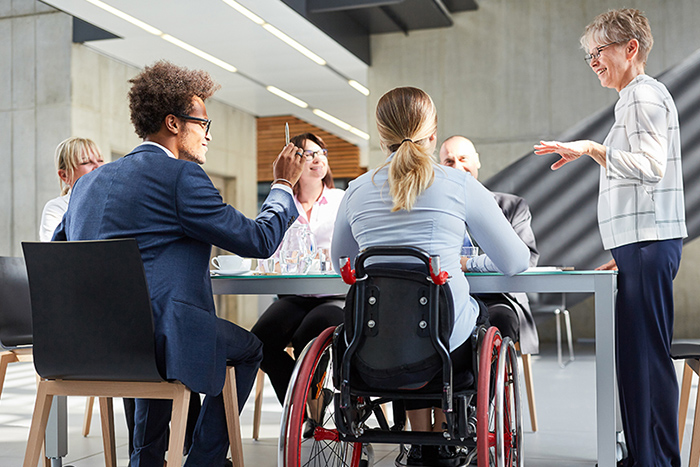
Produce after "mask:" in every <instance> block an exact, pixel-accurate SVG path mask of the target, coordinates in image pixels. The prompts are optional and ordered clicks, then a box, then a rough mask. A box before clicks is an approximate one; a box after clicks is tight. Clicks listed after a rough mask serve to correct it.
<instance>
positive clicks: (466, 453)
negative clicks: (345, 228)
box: [278, 247, 524, 467]
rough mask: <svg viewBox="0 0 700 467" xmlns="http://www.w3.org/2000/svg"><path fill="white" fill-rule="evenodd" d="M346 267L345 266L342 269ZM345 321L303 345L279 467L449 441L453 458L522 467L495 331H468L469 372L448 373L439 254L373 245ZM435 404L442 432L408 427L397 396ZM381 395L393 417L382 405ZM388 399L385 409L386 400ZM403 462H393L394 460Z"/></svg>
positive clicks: (515, 378)
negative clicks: (377, 447) (383, 447)
mask: <svg viewBox="0 0 700 467" xmlns="http://www.w3.org/2000/svg"><path fill="white" fill-rule="evenodd" d="M343 262H344V264H343ZM341 264H343V266H342V274H341V275H342V276H343V279H344V280H345V281H346V282H348V283H351V284H352V286H351V288H350V291H349V293H348V296H347V299H346V306H345V319H344V322H343V324H341V325H340V326H338V327H337V328H328V329H326V330H325V331H324V332H323V333H321V334H320V335H319V336H318V337H317V338H316V339H315V340H314V341H312V342H310V343H309V345H307V347H306V348H305V349H304V351H303V352H302V354H301V355H300V356H299V358H298V359H297V364H296V367H295V369H294V373H293V375H292V379H291V381H290V384H289V389H288V391H287V394H286V400H285V404H284V410H283V414H282V421H281V424H280V426H281V431H280V437H279V450H278V466H279V467H300V466H318V467H321V466H323V467H325V466H348V467H360V466H361V467H371V466H372V465H373V462H374V459H373V449H372V444H373V443H388V444H399V445H401V451H400V452H401V455H400V456H399V457H401V456H404V458H405V457H406V453H407V451H408V450H407V447H406V445H413V444H418V445H434V446H454V447H453V448H451V449H456V450H457V452H459V453H461V454H460V456H461V457H460V459H461V460H460V461H459V465H468V464H469V463H470V462H472V461H473V460H474V459H476V460H477V462H478V466H479V467H487V466H498V467H504V466H507V467H522V466H523V465H524V463H523V458H522V413H521V403H520V390H519V371H518V363H517V356H516V351H515V347H514V344H513V342H512V341H511V340H510V339H509V338H507V337H506V338H502V337H501V335H500V333H499V332H498V330H497V329H496V328H495V327H490V328H486V327H484V326H477V327H476V329H475V331H474V332H473V333H472V335H471V337H470V338H469V342H470V345H471V349H472V362H471V368H470V369H468V370H466V371H462V372H456V373H453V368H452V361H451V357H450V352H449V350H448V341H449V336H450V335H451V333H452V328H453V323H454V318H453V316H454V310H453V306H452V304H453V302H452V297H451V293H450V288H449V283H448V280H449V278H448V277H447V272H446V271H440V267H439V257H438V256H433V257H431V256H429V255H428V254H427V253H426V252H425V251H423V250H420V249H418V248H414V247H372V248H368V249H366V250H364V251H363V252H361V253H360V254H359V255H358V257H357V259H356V263H355V267H356V269H355V270H351V269H350V262H349V261H348V260H347V258H343V259H342V260H341ZM420 399H425V400H432V401H440V403H439V404H437V403H435V404H434V405H436V406H438V405H439V406H441V408H442V411H443V412H444V414H445V418H446V423H443V427H442V428H443V430H444V431H442V432H418V431H406V430H404V428H405V427H406V411H405V407H404V401H406V400H420ZM389 402H391V408H392V415H393V417H391V418H392V420H391V421H390V420H389V419H390V417H388V415H387V414H386V413H385V410H384V408H383V407H384V404H387V403H389ZM387 405H388V404H387ZM401 465H404V463H402V462H400V461H399V460H398V459H397V466H401Z"/></svg>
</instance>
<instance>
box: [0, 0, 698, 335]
mask: <svg viewBox="0 0 700 467" xmlns="http://www.w3.org/2000/svg"><path fill="white" fill-rule="evenodd" d="M322 3H323V2H320V1H314V0H284V1H282V0H240V1H239V2H238V4H239V5H243V6H244V7H245V8H246V9H247V11H249V12H252V13H253V14H254V15H257V17H258V18H262V19H263V20H264V21H263V22H265V24H271V25H273V26H274V27H275V28H277V29H278V30H281V31H283V32H284V33H285V34H287V35H288V36H290V37H292V38H294V39H296V40H297V41H298V42H299V43H301V44H303V45H304V46H306V47H307V48H308V49H310V50H311V51H312V52H315V53H317V54H319V55H321V56H322V57H323V59H325V61H326V62H327V63H326V64H325V65H319V64H318V63H316V62H313V61H311V60H309V59H308V58H306V57H305V56H303V55H301V54H300V53H299V52H297V51H296V50H295V49H292V48H291V47H289V46H288V45H286V44H284V43H282V42H279V44H278V43H277V39H275V38H272V36H271V35H270V34H269V31H268V30H264V29H263V28H261V27H260V24H257V25H256V24H255V23H254V22H251V19H250V18H249V17H246V16H244V15H243V14H241V13H240V12H239V11H234V10H233V9H231V8H230V5H229V4H228V2H226V1H225V0H199V1H197V2H192V1H189V0H188V1H185V0H149V1H148V2H141V1H137V0H105V1H104V2H100V1H97V0H47V1H45V2H41V1H38V0H0V37H2V38H3V39H4V40H3V41H2V42H0V83H2V92H0V167H2V170H0V199H1V200H2V201H1V202H0V255H5V256H20V255H21V242H22V241H26V240H31V241H33V240H37V239H38V226H39V219H40V216H41V211H42V208H43V206H44V204H45V203H46V201H48V200H49V199H51V198H54V197H56V196H58V178H57V175H56V170H55V168H54V162H53V157H54V149H55V147H56V145H57V144H58V143H59V142H60V141H62V140H63V139H65V138H67V137H69V136H83V137H87V138H90V139H92V140H94V141H95V142H96V143H97V145H98V146H99V148H100V149H101V151H102V153H103V155H104V157H105V160H106V161H111V160H115V159H117V158H119V157H122V156H123V155H125V154H127V153H128V152H129V151H130V150H131V149H132V148H134V147H135V146H136V145H138V144H139V142H140V141H139V139H138V138H137V136H136V135H135V133H134V131H133V127H132V125H131V123H130V120H129V112H128V104H127V101H126V94H127V91H128V89H129V83H128V79H130V78H131V77H133V76H134V75H135V74H137V73H138V72H139V70H140V69H141V67H143V66H145V65H148V64H150V63H153V62H154V61H155V60H157V59H161V58H162V59H167V60H170V61H172V62H174V63H176V64H178V65H184V66H187V67H189V68H203V69H206V70H207V71H209V72H210V73H211V74H212V75H213V77H214V78H215V79H216V80H217V81H219V82H220V83H221V84H222V86H223V87H222V89H221V91H219V93H218V94H217V95H215V96H214V98H212V99H211V100H210V101H208V102H207V111H208V114H209V118H211V119H212V120H213V124H212V142H211V144H210V146H209V147H210V149H209V152H208V154H207V159H208V160H207V163H206V165H205V166H204V169H205V170H206V171H207V173H208V174H209V175H210V176H211V178H212V180H213V181H214V183H215V185H216V186H217V187H219V188H220V189H221V191H222V195H223V196H224V198H225V199H226V200H227V202H229V203H231V204H233V205H234V206H235V207H236V208H238V209H239V210H241V211H242V212H244V213H245V214H247V215H248V216H254V215H255V213H256V210H257V199H258V182H259V181H261V175H260V170H259V168H258V163H259V161H261V160H263V157H262V155H261V150H262V143H260V141H261V140H260V139H259V138H260V135H259V132H260V125H261V122H264V121H265V119H270V118H274V117H279V116H285V117H286V116H289V118H294V119H295V120H294V121H297V120H298V121H299V122H300V125H302V124H303V122H306V123H308V124H309V125H314V127H316V128H318V129H319V131H324V132H327V133H328V134H329V135H330V137H332V138H337V139H338V144H346V145H349V146H352V147H354V148H355V153H354V154H355V157H356V162H355V163H354V164H355V166H356V167H355V170H360V171H364V170H371V169H372V168H373V167H376V166H378V165H379V164H381V163H382V162H383V160H384V157H385V156H384V154H383V152H382V150H381V148H380V147H379V141H378V135H377V131H376V127H375V123H374V109H375V106H376V103H377V101H378V99H379V97H381V95H382V94H383V93H384V92H386V91H388V90H389V89H392V88H394V87H396V86H406V85H410V86H416V87H420V88H422V89H424V90H425V91H426V92H428V93H429V94H430V95H431V96H432V98H433V100H434V102H435V104H436V106H437V109H438V114H439V117H438V118H439V126H438V139H439V141H440V142H442V140H444V139H445V138H446V137H448V136H450V135H454V134H461V135H465V136H467V137H469V138H470V139H472V141H473V142H474V143H475V145H476V147H477V150H478V152H479V153H480V156H481V162H482V168H481V171H480V179H481V180H484V181H485V180H488V179H489V178H490V177H492V176H494V175H496V174H498V173H499V172H500V171H501V170H503V169H505V168H507V167H508V166H510V165H511V164H513V163H514V162H516V161H518V160H519V159H521V158H522V157H524V156H526V155H528V154H530V153H531V152H532V146H533V144H535V143H537V142H539V141H540V140H547V139H554V138H556V137H557V136H558V135H561V134H562V133H564V132H565V131H566V130H567V129H569V128H571V127H573V126H575V125H576V124H578V123H579V122H581V121H582V120H584V119H586V118H588V117H590V116H591V115H593V114H595V113H596V112H599V111H600V110H601V109H604V108H606V107H609V106H610V105H612V104H613V103H614V102H615V101H616V100H617V97H618V96H617V93H616V92H615V91H614V90H611V89H606V88H602V87H601V86H600V84H599V82H598V79H597V77H596V76H595V75H594V73H592V72H591V70H590V68H589V67H588V66H587V65H586V63H585V62H584V60H583V55H584V52H583V51H582V50H581V49H580V48H579V43H578V39H579V36H580V35H581V33H582V31H583V29H584V27H585V26H586V24H588V23H589V22H590V21H591V20H592V19H593V18H594V17H595V16H596V15H597V14H599V13H601V12H603V11H606V10H608V9H610V8H621V7H633V8H638V9H640V10H643V11H644V12H645V13H646V14H647V16H648V18H649V20H650V23H651V27H652V32H653V34H654V40H655V44H654V48H653V50H652V52H651V54H650V57H649V60H648V63H647V74H649V75H651V76H657V75H659V74H660V73H662V72H664V71H665V70H668V69H670V68H671V67H674V66H676V65H678V64H679V63H681V62H683V61H684V60H686V59H687V58H688V57H691V56H692V55H693V54H696V52H697V51H698V50H699V49H700V28H698V26H697V25H698V24H700V4H699V3H698V2H697V0H624V1H623V0H619V1H618V0H453V1H448V0H442V1H440V0H405V1H404V2H403V3H405V5H404V8H406V9H410V8H419V7H421V8H422V7H425V5H426V4H440V5H442V6H443V7H449V8H447V9H446V10H445V11H443V16H445V17H446V18H448V21H447V22H446V24H443V23H445V20H444V18H443V19H440V20H438V21H437V23H438V25H437V26H435V25H430V24H429V25H428V26H424V25H423V26H422V25H421V24H417V23H420V21H418V20H417V19H416V18H415V15H413V16H411V14H410V11H409V12H408V14H407V16H405V17H404V18H403V20H402V19H401V18H400V17H399V18H396V17H395V18H394V20H395V21H393V23H392V24H393V26H392V27H386V26H382V24H383V23H382V22H381V21H379V20H377V19H376V17H373V16H372V15H371V14H369V13H368V14H367V15H365V16H362V15H361V14H360V13H361V12H358V11H350V12H349V15H346V16H342V13H343V12H342V11H340V12H339V11H330V12H323V11H322V12H320V13H316V14H306V15H305V14H303V12H304V11H310V9H311V8H312V7H314V8H319V6H318V5H319V4H322ZM330 3H348V2H342V1H341V2H330ZM354 3H377V1H374V2H366V1H365V2H354ZM384 3H385V4H387V6H385V7H380V6H375V7H374V8H393V7H396V8H399V7H400V6H401V5H400V4H396V3H395V2H391V1H386V2H384ZM392 3H393V4H394V5H391V4H392ZM421 4H422V5H421ZM99 5H102V7H100V6H99ZM104 5H107V6H108V7H110V6H111V7H112V8H116V9H118V10H119V11H121V12H124V13H126V14H127V15H129V17H131V18H135V19H137V20H140V21H143V22H145V23H147V24H149V25H151V26H152V27H155V28H157V29H158V30H159V32H160V33H161V34H160V37H159V36H158V35H157V34H154V33H153V32H151V33H149V32H146V31H144V30H143V28H142V27H141V28H139V27H137V26H134V25H133V24H132V23H128V22H127V21H125V20H124V19H123V18H122V17H118V16H115V15H114V13H113V12H110V11H108V10H105V8H104ZM416 5H419V6H416ZM384 11H386V10H384ZM300 12H302V13H300ZM352 14H354V15H355V16H351V15H352ZM324 15H325V16H324ZM420 16H424V18H422V20H423V21H427V22H428V23H429V22H430V18H429V17H428V15H424V14H421V15H420ZM324 18H325V19H324ZM328 18H330V19H328ZM348 18H355V20H354V21H351V20H350V19H348ZM357 18H365V19H366V20H367V24H362V23H361V22H358V20H357ZM326 19H328V20H327V21H326ZM384 21H386V19H385V20H384ZM441 21H442V23H441ZM267 22H269V23H267ZM370 23H371V24H370ZM414 23H416V24H414ZM440 24H442V25H440ZM263 26H264V25H263ZM253 27H255V28H258V29H259V31H258V29H256V30H253V29H251V28H253ZM423 27H425V28H426V29H423ZM324 30H325V31H326V32H324ZM165 35H167V36H168V37H171V38H172V37H175V38H177V39H179V40H180V41H184V42H185V43H186V44H185V45H188V44H189V45H190V46H194V47H196V49H197V50H199V51H203V52H205V53H207V54H210V57H211V56H213V57H216V58H219V59H221V60H225V61H226V62H227V63H229V62H230V64H233V65H234V66H235V67H236V68H238V71H237V72H232V71H231V70H230V69H229V70H226V69H224V68H223V67H222V64H218V65H217V64H214V63H212V62H211V61H208V60H207V59H203V58H202V57H201V56H198V55H195V54H194V53H192V52H191V51H188V50H186V49H183V47H182V43H181V44H180V45H179V46H178V45H176V44H175V43H174V42H173V41H168V40H166V39H165V38H164V36H165ZM241 36H243V37H241ZM273 43H274V44H275V45H271V44H273ZM268 46H269V47H268ZM229 66H230V65H229ZM349 79H351V80H354V81H356V82H359V83H360V85H362V86H360V87H365V88H366V90H368V91H369V95H368V96H365V94H364V93H362V92H359V91H357V90H356V89H353V88H351V87H350V86H349V85H348V83H347V81H348V80H349ZM267 86H275V88H279V89H282V90H283V91H285V92H287V93H289V94H292V95H293V96H296V97H297V98H299V99H302V100H303V101H304V103H307V104H308V106H307V107H306V108H302V107H299V106H298V105H295V104H293V103H290V102H288V101H287V100H284V99H282V98H280V97H278V96H277V95H273V94H272V93H271V92H270V90H269V89H267V88H266V87H267ZM316 110H319V111H321V113H323V112H325V113H326V115H328V114H330V116H331V117H336V118H338V119H340V120H342V121H341V122H340V123H341V124H342V123H344V124H345V126H344V127H342V126H338V122H335V123H332V122H331V121H329V120H327V119H325V118H324V117H320V113H319V112H316ZM298 128H300V127H298ZM281 132H282V128H280V134H282V133H281ZM683 132H684V127H683V120H681V134H683ZM292 133H295V130H294V126H292ZM279 143H280V144H279V146H280V147H281V146H282V140H281V139H280V141H279ZM266 150H267V149H266ZM351 152H352V151H351ZM265 157H268V156H265ZM330 165H331V167H332V168H333V167H334V159H333V154H332V153H331V156H330ZM567 170H571V171H575V170H576V168H573V167H572V168H570V169H567ZM351 172H352V170H350V171H349V172H348V173H351ZM558 176H559V174H558V173H553V172H550V171H548V170H545V171H543V172H542V173H541V176H539V177H538V178H537V179H536V180H534V183H537V184H543V185H544V186H547V184H552V185H555V184H556V182H555V180H556V178H557V177H558ZM263 178H264V177H263ZM346 178H351V177H350V176H346ZM263 181H264V180H263ZM516 194H517V193H516ZM594 196H595V195H594ZM557 201H558V197H557V193H556V192H552V193H551V196H550V202H551V203H557ZM688 214H690V213H688ZM567 221H568V219H566V218H563V219H562V223H564V222H567ZM553 228H556V226H555V227H553ZM573 245H575V242H573ZM539 247H540V249H541V250H543V251H545V250H546V249H547V245H546V244H543V243H540V244H539ZM572 248H575V246H572ZM699 283H700V243H698V242H697V241H689V242H687V243H686V244H685V247H684V251H683V259H682V263H681V269H680V272H679V274H678V277H677V278H676V281H675V303H676V324H675V336H676V338H697V337H699V336H700V320H698V319H696V316H697V308H698V298H699V292H698V284H699ZM220 305H221V313H222V314H223V315H225V316H226V317H228V318H230V319H233V320H235V321H237V322H239V323H241V324H242V325H244V326H250V325H252V324H253V323H254V322H255V320H256V319H257V313H258V307H257V299H256V298H255V297H235V298H229V299H228V301H227V302H226V303H225V302H224V301H222V302H221V303H220ZM572 319H573V327H574V335H575V337H577V338H583V339H590V338H593V337H594V335H593V334H594V333H593V313H592V303H591V301H590V300H588V301H583V302H581V303H579V304H577V305H575V306H574V307H573V309H572ZM540 332H541V337H542V338H543V339H544V340H546V339H548V338H552V337H553V335H554V333H553V326H551V323H545V324H544V325H543V327H542V328H541V330H540Z"/></svg>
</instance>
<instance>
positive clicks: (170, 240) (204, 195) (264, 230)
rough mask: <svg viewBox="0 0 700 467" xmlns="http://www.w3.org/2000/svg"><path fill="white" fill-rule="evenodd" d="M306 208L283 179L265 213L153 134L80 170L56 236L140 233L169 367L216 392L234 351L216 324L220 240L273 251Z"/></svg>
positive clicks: (246, 252)
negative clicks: (228, 197) (240, 206)
mask: <svg viewBox="0 0 700 467" xmlns="http://www.w3.org/2000/svg"><path fill="white" fill-rule="evenodd" d="M297 215H298V213H297V210H296V207H295V205H294V200H293V198H292V196H291V195H290V194H289V193H287V192H285V191H284V190H280V189H274V190H271V192H270V195H269V196H268V198H267V200H266V201H265V203H264V204H263V206H262V209H261V212H260V214H259V215H258V216H257V217H256V218H255V219H254V220H253V219H248V218H247V217H245V216H244V215H243V214H241V213H240V212H239V211H237V210H236V209H234V208H233V207H231V206H229V205H227V204H225V203H224V202H223V200H222V199H221V196H220V195H219V192H218V191H217V189H216V188H214V185H213V184H212V182H211V180H210V179H209V177H208V176H207V175H206V173H205V172H204V170H203V169H202V168H201V167H200V166H199V165H198V164H196V163H194V162H189V161H184V160H178V159H173V158H171V157H168V155H167V154H166V153H165V152H164V151H163V150H162V149H161V148H159V147H157V146H154V145H151V144H144V145H141V146H138V147H137V148H136V149H135V150H134V151H132V152H131V153H130V154H128V155H127V156H125V157H123V158H121V159H119V160H117V161H115V162H112V163H110V164H106V165H104V166H103V167H100V168H99V169H98V170H94V171H93V172H90V173H89V174H87V175H84V176H82V177H81V178H80V179H79V180H78V182H77V183H76V184H75V186H74V187H73V190H72V193H71V200H70V204H69V206H68V211H67V212H66V214H65V216H64V218H63V221H62V222H61V224H60V225H59V227H58V228H57V229H56V232H55V233H54V237H53V240H71V241H72V240H99V239H110V238H135V239H136V241H137V242H138V245H139V250H140V251H141V257H142V259H143V265H144V268H145V271H146V277H147V279H148V286H149V291H150V295H151V303H152V307H153V318H154V326H155V340H156V357H157V359H158V365H159V370H160V371H161V374H162V375H163V376H164V377H165V378H167V379H177V380H179V381H181V382H182V383H184V384H185V385H186V386H187V387H189V388H190V389H191V390H193V391H195V392H200V393H205V394H211V395H216V394H219V393H220V392H221V389H222V388H223V384H224V377H225V366H226V360H225V354H224V350H223V349H224V347H223V346H224V339H222V338H221V337H219V338H218V339H217V333H216V320H217V319H219V318H217V317H216V312H215V309H214V300H213V297H212V291H211V280H210V277H209V257H210V254H211V246H212V245H216V246H218V247H220V248H223V249H225V250H228V251H231V252H233V253H236V254H238V255H241V256H245V257H257V258H267V257H269V256H272V254H273V253H274V252H275V250H276V248H277V246H278V245H279V243H280V242H281V241H282V238H283V236H284V233H285V231H286V230H287V228H288V227H289V226H290V225H291V224H292V223H293V222H294V220H295V219H296V217H297ZM101 267H109V265H108V264H105V265H101Z"/></svg>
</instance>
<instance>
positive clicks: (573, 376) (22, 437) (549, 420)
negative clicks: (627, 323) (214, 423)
mask: <svg viewBox="0 0 700 467" xmlns="http://www.w3.org/2000/svg"><path fill="white" fill-rule="evenodd" d="M576 350H577V355H576V360H575V361H574V362H573V363H571V364H570V365H569V366H568V367H567V368H565V369H561V368H559V367H558V365H557V362H556V354H555V352H554V349H552V348H551V347H547V346H545V348H544V350H543V353H542V354H541V355H540V356H535V357H533V373H534V376H535V393H536V398H537V413H538V418H539V430H538V432H537V433H533V432H532V431H531V430H530V421H529V418H528V415H527V410H526V409H525V424H524V425H525V436H524V451H525V465H526V467H578V466H591V467H592V466H593V465H595V463H596V460H595V455H596V454H595V453H596V439H595V405H594V404H595V399H594V384H595V375H594V370H595V364H594V358H593V347H592V345H590V344H582V345H579V346H578V347H577V349H576ZM680 368H681V364H680V363H678V365H677V369H678V370H679V371H680ZM34 378H35V377H34V370H33V367H32V365H31V364H26V363H15V364H11V365H9V367H8V373H7V378H6V380H5V387H4V389H3V393H2V397H0V467H15V466H20V465H22V458H23V456H24V449H25V446H26V439H27V433H28V430H29V423H30V419H31V412H32V407H33V403H34V396H35V386H34V385H35V382H34V381H35V380H34ZM696 390H697V383H695V384H694V385H693V390H692V393H691V405H693V402H692V401H694V400H695V391H696ZM264 395H265V397H264V402H263V417H262V427H261V433H260V440H259V441H253V440H252V439H251V438H250V436H251V433H252V404H251V403H249V404H248V405H246V408H245V410H244V411H243V414H242V419H241V423H242V431H243V436H244V440H243V449H244V454H245V460H246V465H248V466H254V467H268V466H269V467H272V466H274V465H276V462H277V436H278V434H279V418H280V415H281V412H282V409H281V407H280V406H279V404H278V403H277V400H276V399H275V397H274V392H273V391H272V387H270V386H269V383H268V385H267V387H266V388H265V393H264ZM523 397H524V394H523ZM84 405H85V399H84V398H78V397H74V398H69V400H68V424H69V428H68V430H69V431H68V455H67V456H66V457H65V458H64V459H63V462H62V463H63V466H68V465H72V466H74V467H97V466H103V465H104V458H103V457H102V441H101V438H100V428H99V416H98V412H97V410H95V415H94V417H93V422H92V431H91V433H90V435H89V436H88V437H87V438H83V436H82V434H81V431H82V420H83V411H84ZM693 409H694V408H693V407H691V410H690V411H689V417H688V420H687V423H688V425H687V426H688V428H687V429H686V435H685V440H684V448H683V459H684V463H683V465H684V466H685V465H687V458H688V452H689V446H690V427H691V426H692V413H693ZM122 412H123V409H122V405H121V404H120V403H115V420H116V430H117V446H118V451H117V457H118V465H119V466H120V467H121V466H126V464H127V459H126V455H127V454H126V452H127V447H126V437H125V434H126V425H125V423H124V417H123V415H122ZM374 450H375V466H376V467H392V466H393V465H394V458H395V457H396V449H395V447H394V446H389V445H383V446H382V445H378V446H375V447H374Z"/></svg>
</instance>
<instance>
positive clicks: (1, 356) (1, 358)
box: [0, 350, 18, 395]
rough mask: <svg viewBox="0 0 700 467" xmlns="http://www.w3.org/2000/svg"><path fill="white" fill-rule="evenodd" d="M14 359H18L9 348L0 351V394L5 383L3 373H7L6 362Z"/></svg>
mask: <svg viewBox="0 0 700 467" xmlns="http://www.w3.org/2000/svg"><path fill="white" fill-rule="evenodd" d="M16 361H18V360H17V356H16V355H15V354H14V352H12V351H9V350H6V351H4V352H0V395H1V394H2V387H3V385H4V384H5V373H7V364H8V363H13V362H16Z"/></svg>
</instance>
